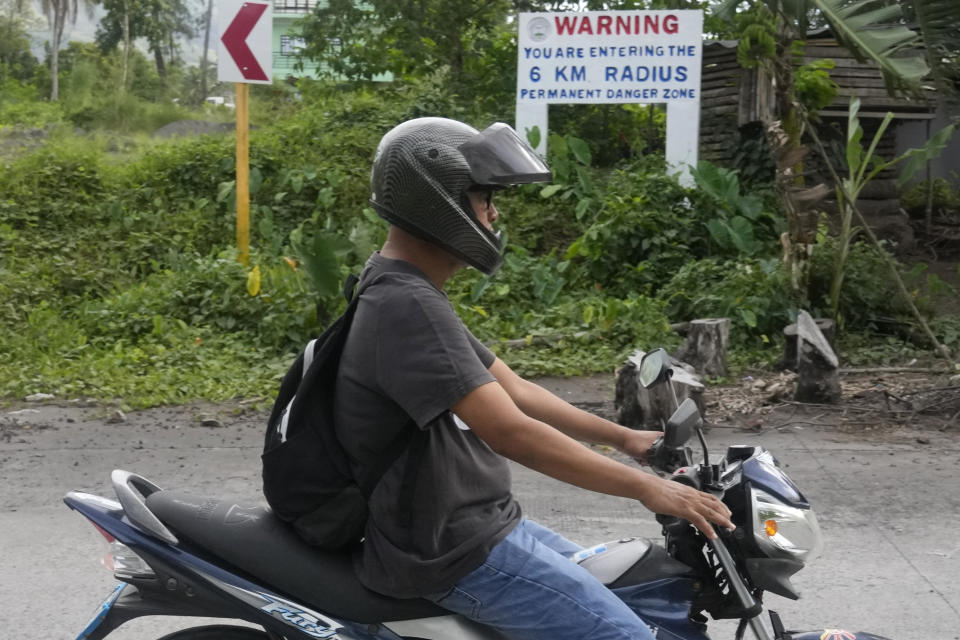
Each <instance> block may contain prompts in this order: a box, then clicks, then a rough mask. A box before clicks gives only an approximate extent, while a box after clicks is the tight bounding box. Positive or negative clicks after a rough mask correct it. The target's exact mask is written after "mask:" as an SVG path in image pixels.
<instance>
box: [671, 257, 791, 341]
mask: <svg viewBox="0 0 960 640" xmlns="http://www.w3.org/2000/svg"><path fill="white" fill-rule="evenodd" d="M658 297H659V298H661V299H662V300H663V301H664V303H665V304H666V310H667V315H668V316H669V318H670V320H671V321H674V322H677V321H684V320H694V319H697V318H710V317H726V318H730V319H731V321H732V327H731V332H730V339H731V343H732V344H734V345H737V346H743V345H750V346H753V347H757V346H760V344H761V343H766V342H768V341H769V340H771V339H772V338H773V337H774V336H779V335H780V333H781V330H782V329H783V327H785V326H786V325H787V324H789V323H790V322H792V316H793V315H795V310H794V309H793V308H792V305H791V302H790V296H789V288H788V286H787V276H786V274H785V272H784V269H783V266H782V264H781V263H780V261H779V260H778V259H775V258H774V259H768V260H756V259H741V260H736V261H734V260H726V261H725V260H720V259H717V258H705V259H703V260H698V261H696V262H690V263H688V264H685V265H683V266H682V267H681V268H680V269H678V270H677V272H676V274H675V275H674V276H673V277H672V278H671V279H670V281H669V282H667V284H666V285H665V286H664V287H663V288H662V289H661V290H660V292H659V294H658Z"/></svg>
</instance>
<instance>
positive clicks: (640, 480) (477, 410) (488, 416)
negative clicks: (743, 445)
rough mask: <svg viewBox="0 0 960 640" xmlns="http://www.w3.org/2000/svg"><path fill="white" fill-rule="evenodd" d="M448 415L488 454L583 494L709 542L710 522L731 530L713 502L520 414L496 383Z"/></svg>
mask: <svg viewBox="0 0 960 640" xmlns="http://www.w3.org/2000/svg"><path fill="white" fill-rule="evenodd" d="M492 370H493V369H492V368H491V371H492ZM452 410H453V411H454V412H455V413H456V414H457V416H459V417H460V419H461V420H463V421H464V422H466V424H467V425H469V427H470V428H471V429H472V430H473V432H474V433H475V434H477V436H479V437H480V438H481V439H482V440H483V441H484V442H486V443H487V445H489V446H490V448H491V449H493V450H494V451H496V452H497V453H499V454H500V455H503V456H505V457H507V458H510V459H511V460H514V461H515V462H518V463H520V464H522V465H524V466H526V467H529V468H531V469H534V470H535V471H539V472H541V473H544V474H546V475H548V476H551V477H553V478H556V479H557V480H562V481H564V482H568V483H570V484H573V485H576V486H578V487H581V488H583V489H589V490H591V491H597V492H599V493H606V494H609V495H614V496H621V497H624V498H632V499H634V500H638V501H640V502H641V503H642V504H643V505H644V506H645V507H647V508H648V509H650V510H651V511H653V512H654V513H664V514H669V515H674V516H678V517H681V518H685V519H687V520H689V521H690V522H692V523H693V524H694V526H696V527H697V528H698V529H700V530H701V531H702V532H703V533H704V534H706V535H707V536H708V537H710V538H714V537H716V534H715V533H714V531H713V529H712V527H711V526H710V523H711V522H712V523H715V524H718V525H721V526H724V527H729V528H731V529H732V528H733V524H732V523H731V522H730V510H729V509H727V507H726V506H725V505H724V504H723V503H722V502H720V500H718V499H717V498H716V497H715V496H712V495H709V494H706V493H702V492H700V491H697V490H695V489H693V488H691V487H688V486H686V485H682V484H680V483H678V482H670V481H668V480H664V479H662V478H658V477H656V476H653V475H650V474H647V473H644V472H642V471H640V470H639V469H636V468H633V467H628V466H627V465H624V464H621V463H619V462H617V461H615V460H612V459H610V458H607V457H606V456H603V455H600V454H599V453H597V452H595V451H593V450H591V449H589V448H588V447H585V446H583V445H582V444H580V443H579V442H577V441H576V440H574V439H572V438H571V437H569V436H567V435H566V434H564V433H561V432H560V431H558V430H557V429H554V428H552V427H551V426H550V425H548V424H545V423H544V422H542V421H540V420H537V419H536V418H533V417H532V416H529V415H527V414H526V413H525V412H523V411H521V410H520V408H518V406H517V404H515V403H514V401H513V399H512V398H511V397H510V395H509V394H508V393H507V392H506V391H505V390H504V388H503V387H502V386H501V385H500V383H498V382H490V383H488V384H485V385H482V386H480V387H477V388H476V389H474V390H473V391H471V392H470V393H468V394H467V395H466V396H465V397H464V398H462V399H461V400H460V401H459V402H457V403H456V404H455V405H454V406H453V407H452Z"/></svg>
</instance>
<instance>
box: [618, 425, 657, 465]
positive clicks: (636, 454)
mask: <svg viewBox="0 0 960 640" xmlns="http://www.w3.org/2000/svg"><path fill="white" fill-rule="evenodd" d="M662 435H663V432H662V431H634V430H630V431H629V432H628V433H627V434H626V435H625V436H624V439H623V444H622V445H621V446H620V447H618V448H619V449H620V451H622V452H623V453H625V454H627V455H628V456H630V457H631V458H633V459H634V460H636V461H637V462H639V463H640V464H647V465H648V464H650V460H649V457H648V454H649V453H650V447H652V446H653V443H654V442H655V441H656V440H657V438H659V437H660V436H662Z"/></svg>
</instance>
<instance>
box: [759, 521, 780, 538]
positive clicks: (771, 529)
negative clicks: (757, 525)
mask: <svg viewBox="0 0 960 640" xmlns="http://www.w3.org/2000/svg"><path fill="white" fill-rule="evenodd" d="M763 527H764V530H765V531H766V532H767V536H769V537H771V538H772V537H773V536H775V535H777V532H778V531H779V530H780V527H778V526H777V521H776V520H767V521H766V522H764V523H763Z"/></svg>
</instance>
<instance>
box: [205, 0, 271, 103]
mask: <svg viewBox="0 0 960 640" xmlns="http://www.w3.org/2000/svg"><path fill="white" fill-rule="evenodd" d="M217 27H218V33H220V34H221V35H220V40H219V41H218V46H217V80H218V81H219V82H246V83H252V84H270V83H271V82H273V4H272V3H268V2H253V1H252V0H217Z"/></svg>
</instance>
